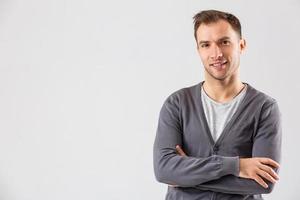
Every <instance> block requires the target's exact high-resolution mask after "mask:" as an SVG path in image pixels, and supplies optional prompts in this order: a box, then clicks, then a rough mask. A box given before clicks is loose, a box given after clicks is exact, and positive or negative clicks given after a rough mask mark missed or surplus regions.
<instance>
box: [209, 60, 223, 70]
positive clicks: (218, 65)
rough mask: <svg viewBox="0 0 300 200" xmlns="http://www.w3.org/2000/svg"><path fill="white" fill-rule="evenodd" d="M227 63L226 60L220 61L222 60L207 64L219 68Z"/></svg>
mask: <svg viewBox="0 0 300 200" xmlns="http://www.w3.org/2000/svg"><path fill="white" fill-rule="evenodd" d="M226 64H227V61H226V60H225V61H222V62H215V63H212V64H209V66H211V67H216V68H221V67H222V66H225V65H226Z"/></svg>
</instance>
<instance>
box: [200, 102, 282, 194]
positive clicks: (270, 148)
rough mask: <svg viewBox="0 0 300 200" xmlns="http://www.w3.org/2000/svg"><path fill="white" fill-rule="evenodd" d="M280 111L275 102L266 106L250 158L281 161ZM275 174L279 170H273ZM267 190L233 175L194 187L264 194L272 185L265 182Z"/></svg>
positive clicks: (223, 191) (253, 182) (251, 181)
mask: <svg viewBox="0 0 300 200" xmlns="http://www.w3.org/2000/svg"><path fill="white" fill-rule="evenodd" d="M280 117H281V116H280V111H279V108H278V105H277V103H276V102H274V103H272V104H271V105H269V106H267V107H266V108H265V109H264V110H263V111H262V113H261V116H260V120H259V124H258V130H257V132H256V134H255V135H254V138H253V149H252V157H268V158H271V159H273V160H275V161H277V162H278V163H280V159H281V138H282V129H281V120H280ZM274 171H276V172H277V173H278V172H279V169H274ZM265 182H266V183H267V184H268V188H266V189H265V188H263V187H262V186H261V185H259V184H258V183H257V182H255V181H254V180H252V179H245V178H239V177H236V176H233V175H228V176H224V177H221V178H220V179H218V180H214V181H209V182H206V183H202V184H199V185H197V186H196V188H198V189H201V190H210V191H215V192H222V193H230V194H246V195H253V194H266V193H270V192H271V191H272V190H273V188H274V184H273V183H271V182H269V181H267V180H265Z"/></svg>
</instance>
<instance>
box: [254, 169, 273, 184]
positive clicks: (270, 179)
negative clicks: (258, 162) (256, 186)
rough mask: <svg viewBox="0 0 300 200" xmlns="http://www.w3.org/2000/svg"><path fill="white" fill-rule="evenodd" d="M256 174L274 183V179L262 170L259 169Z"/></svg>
mask: <svg viewBox="0 0 300 200" xmlns="http://www.w3.org/2000/svg"><path fill="white" fill-rule="evenodd" d="M258 175H260V176H261V177H263V178H265V179H267V180H268V181H270V182H271V183H274V184H275V183H276V180H275V179H274V178H273V177H272V176H271V175H270V174H268V173H267V172H265V171H263V170H259V171H258Z"/></svg>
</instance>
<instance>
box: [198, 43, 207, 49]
mask: <svg viewBox="0 0 300 200" xmlns="http://www.w3.org/2000/svg"><path fill="white" fill-rule="evenodd" d="M208 46H209V44H207V43H203V44H201V45H200V47H201V48H207V47H208Z"/></svg>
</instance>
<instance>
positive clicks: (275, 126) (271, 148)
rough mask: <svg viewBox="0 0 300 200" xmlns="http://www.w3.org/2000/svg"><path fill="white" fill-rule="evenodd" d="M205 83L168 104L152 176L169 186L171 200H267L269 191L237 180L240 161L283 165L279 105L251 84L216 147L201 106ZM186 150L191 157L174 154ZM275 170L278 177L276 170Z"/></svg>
mask: <svg viewBox="0 0 300 200" xmlns="http://www.w3.org/2000/svg"><path fill="white" fill-rule="evenodd" d="M202 83H203V82H201V83H199V84H197V85H194V86H191V87H188V88H183V89H180V90H178V91H176V92H174V93H173V94H171V95H170V96H169V97H168V98H167V99H166V101H165V102H164V104H163V106H162V108H161V111H160V116H159V122H158V127H157V132H156V138H155V142H154V151H153V156H154V172H155V176H156V179H157V180H158V181H159V182H162V183H166V184H171V185H178V186H179V187H171V186H169V187H168V192H167V195H166V199H167V200H181V199H184V200H196V199H197V200H206V199H207V200H208V199H216V200H217V199H220V200H226V199H228V200H229V199H230V200H234V199H237V200H238V199H247V200H250V199H263V198H262V196H261V194H265V193H270V192H271V191H272V189H273V187H274V184H272V183H270V182H269V181H267V180H266V182H267V183H268V185H269V187H268V188H267V189H265V188H263V187H262V186H260V185H259V184H258V183H256V182H255V181H254V180H251V179H244V178H239V177H238V174H239V157H240V158H246V157H268V158H271V159H273V160H275V161H277V162H280V154H281V153H280V152H281V123H280V111H279V109H278V105H277V103H276V101H275V100H274V99H273V98H271V97H269V96H267V95H266V94H264V93H262V92H260V91H258V90H256V89H255V88H253V87H252V86H251V85H249V84H247V85H248V88H247V91H246V95H245V97H244V99H243V100H242V101H241V103H240V105H239V107H238V109H237V111H236V112H235V113H234V115H233V117H232V118H231V120H230V121H229V122H228V123H227V125H226V126H225V128H224V130H223V132H222V134H221V135H220V137H219V138H218V140H217V141H216V142H214V140H213V138H212V136H211V133H210V130H209V127H208V124H207V121H206V118H205V114H204V110H203V107H202V102H201V85H202ZM177 144H179V145H181V146H182V147H183V150H184V151H185V152H186V154H187V155H188V157H183V156H180V155H178V154H177V153H176V150H175V146H176V145H177ZM275 171H277V172H278V169H276V170H275Z"/></svg>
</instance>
